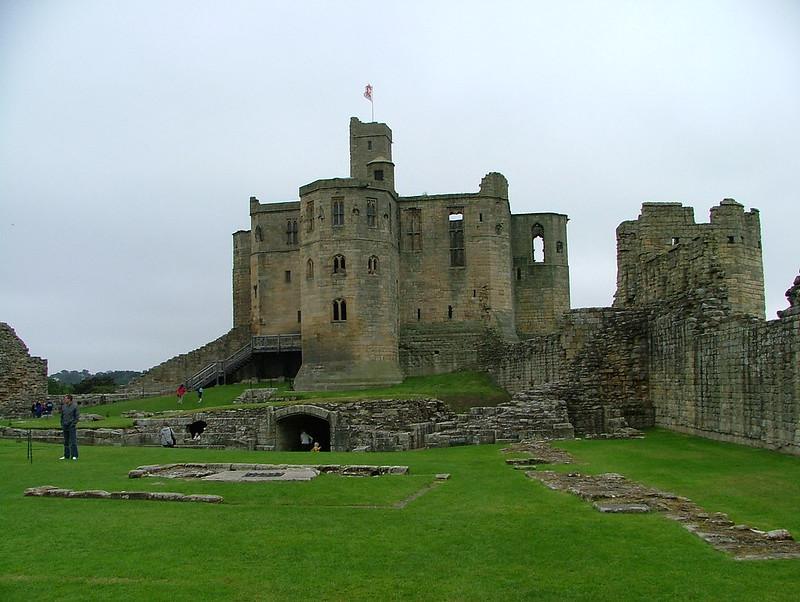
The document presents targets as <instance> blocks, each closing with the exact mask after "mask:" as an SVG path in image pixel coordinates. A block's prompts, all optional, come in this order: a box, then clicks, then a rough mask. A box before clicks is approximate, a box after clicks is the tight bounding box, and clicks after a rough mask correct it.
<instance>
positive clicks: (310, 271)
mask: <svg viewBox="0 0 800 602" xmlns="http://www.w3.org/2000/svg"><path fill="white" fill-rule="evenodd" d="M313 277H314V262H313V261H311V260H310V259H309V260H308V261H306V278H313Z"/></svg>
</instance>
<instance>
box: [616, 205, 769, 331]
mask: <svg viewBox="0 0 800 602" xmlns="http://www.w3.org/2000/svg"><path fill="white" fill-rule="evenodd" d="M712 270H713V271H714V272H715V273H714V274H710V271H712ZM711 280H715V281H716V280H718V281H720V282H719V284H721V285H723V286H725V287H726V288H727V290H728V294H727V299H728V301H729V303H730V309H731V311H732V312H734V313H741V314H744V315H750V316H754V317H757V318H762V319H763V318H764V315H765V309H764V272H763V267H762V259H761V230H760V222H759V215H758V210H757V209H752V210H750V211H745V210H744V207H743V206H742V205H740V204H739V203H737V202H736V201H734V200H733V199H724V200H723V201H722V202H721V203H720V204H719V205H718V206H716V207H713V208H712V209H711V221H710V222H709V223H707V224H702V223H701V224H696V223H695V222H694V211H693V209H692V208H691V207H684V206H682V205H681V204H680V203H643V204H642V211H641V214H640V215H639V217H638V219H637V220H635V221H625V222H622V224H620V225H619V227H618V228H617V292H616V294H615V296H614V307H625V308H636V307H644V306H646V305H648V304H652V303H658V302H660V301H663V300H664V299H667V298H669V297H672V296H675V295H680V294H683V293H684V292H687V291H690V290H693V289H695V288H697V287H698V286H701V285H702V283H704V282H706V281H711Z"/></svg>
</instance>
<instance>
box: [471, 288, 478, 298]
mask: <svg viewBox="0 0 800 602" xmlns="http://www.w3.org/2000/svg"><path fill="white" fill-rule="evenodd" d="M477 296H478V291H476V290H475V289H472V297H473V298H475V297H477Z"/></svg>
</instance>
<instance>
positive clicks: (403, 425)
mask: <svg viewBox="0 0 800 602" xmlns="http://www.w3.org/2000/svg"><path fill="white" fill-rule="evenodd" d="M197 420H203V421H204V422H206V429H205V431H204V432H203V434H202V436H201V437H200V440H199V441H198V440H193V439H191V438H190V436H189V435H188V433H187V432H186V426H187V425H188V424H190V423H192V422H195V421H197ZM164 425H169V426H171V427H172V428H173V430H174V431H175V433H176V435H177V436H178V439H179V441H178V444H179V445H189V446H193V447H214V448H216V447H239V448H245V449H254V450H264V451H268V450H278V451H298V450H300V449H301V446H300V433H301V432H302V431H306V432H307V433H308V434H310V435H311V436H312V437H313V438H314V440H315V441H318V442H319V443H320V445H321V446H322V449H323V450H325V451H328V450H333V451H401V450H409V449H418V448H422V447H447V446H451V445H473V444H479V443H495V442H498V441H520V440H522V439H559V438H572V437H573V435H574V429H573V428H572V425H571V424H570V423H569V417H568V415H567V406H566V403H565V402H564V401H563V400H561V399H558V398H556V397H553V396H551V397H549V398H541V397H540V396H537V397H530V396H528V395H526V394H520V395H518V396H516V397H515V398H514V399H512V400H511V401H510V402H508V403H504V404H501V405H499V406H497V407H478V408H471V409H470V411H469V412H468V413H464V414H455V413H453V412H452V411H451V410H450V409H448V408H447V406H446V405H445V404H443V403H442V402H441V401H439V400H436V399H400V400H398V399H381V400H370V401H353V402H328V403H316V402H315V403H314V404H302V403H301V404H295V405H286V406H267V407H261V408H232V409H228V410H217V411H212V412H206V411H202V412H197V413H195V414H191V415H180V416H163V415H162V416H158V417H148V418H139V419H136V420H135V421H134V427H133V428H128V429H104V428H96V429H95V428H92V429H79V430H78V441H79V443H81V444H94V445H158V444H159V436H158V433H159V431H160V430H161V428H162V427H163V426H164ZM0 436H2V437H9V438H14V437H18V438H22V437H25V436H27V431H22V430H19V429H14V428H10V427H0ZM33 436H34V438H36V439H37V440H43V441H51V442H54V443H55V442H58V441H60V440H61V431H60V430H41V431H35V432H34V433H33Z"/></svg>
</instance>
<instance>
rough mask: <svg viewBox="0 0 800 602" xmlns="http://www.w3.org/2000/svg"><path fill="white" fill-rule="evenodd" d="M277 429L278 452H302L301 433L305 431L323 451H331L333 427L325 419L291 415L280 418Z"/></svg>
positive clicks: (305, 415)
mask: <svg viewBox="0 0 800 602" xmlns="http://www.w3.org/2000/svg"><path fill="white" fill-rule="evenodd" d="M276 427H277V433H276V435H277V450H278V451H301V450H302V449H303V448H302V447H301V445H300V433H302V432H303V431H305V432H307V433H308V434H309V435H311V437H312V438H313V439H314V441H317V442H319V444H320V447H322V451H330V450H331V425H330V423H329V422H328V421H327V420H325V419H324V418H320V417H319V416H314V415H312V414H304V413H297V414H291V415H289V416H284V417H283V418H279V419H278V420H277V423H276Z"/></svg>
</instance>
